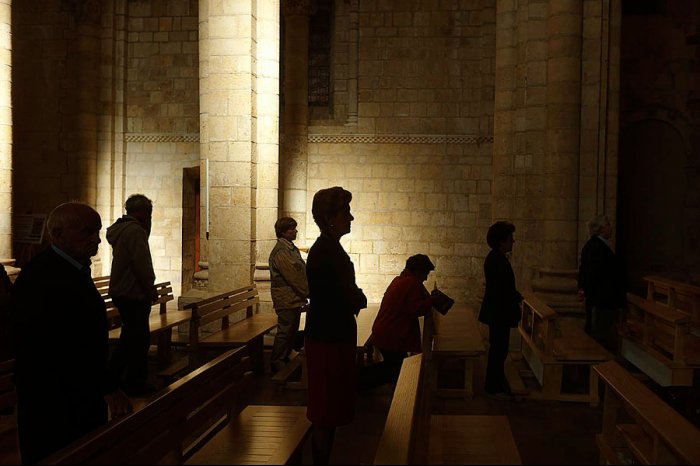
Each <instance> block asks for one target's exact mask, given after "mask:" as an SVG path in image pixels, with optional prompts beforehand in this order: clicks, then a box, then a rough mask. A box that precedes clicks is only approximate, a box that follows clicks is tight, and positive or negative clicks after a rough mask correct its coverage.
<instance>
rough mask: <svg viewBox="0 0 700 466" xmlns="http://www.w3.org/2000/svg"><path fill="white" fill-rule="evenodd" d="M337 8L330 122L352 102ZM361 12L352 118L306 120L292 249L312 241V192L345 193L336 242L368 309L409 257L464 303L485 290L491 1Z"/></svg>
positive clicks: (382, 6)
mask: <svg viewBox="0 0 700 466" xmlns="http://www.w3.org/2000/svg"><path fill="white" fill-rule="evenodd" d="M351 3H352V2H351ZM340 13H341V14H340V16H339V17H337V18H336V19H337V22H336V24H335V26H336V35H335V41H336V42H335V44H334V50H336V51H339V52H336V55H334V61H333V63H334V66H335V67H337V69H336V68H334V70H335V71H334V73H333V76H334V77H335V79H336V81H335V85H334V89H335V91H336V93H335V94H334V95H333V98H334V102H335V99H336V98H338V100H339V101H340V107H338V108H336V110H340V111H336V113H335V116H336V118H342V117H344V116H345V112H346V109H347V105H346V102H347V100H348V99H352V98H353V97H352V96H349V95H348V92H347V88H348V86H346V85H344V83H342V81H343V79H345V78H347V77H348V76H351V75H352V74H353V71H352V70H348V69H347V68H348V60H347V54H346V53H345V50H346V47H347V43H348V38H349V37H351V36H352V34H351V33H350V32H352V31H347V30H346V29H345V30H344V29H343V28H351V27H352V21H350V20H349V19H348V13H347V11H346V10H341V11H340ZM358 13H359V15H358V24H357V27H358V28H359V42H358V47H359V50H358V57H359V59H358V69H357V71H356V75H357V82H358V93H357V96H356V99H357V108H358V115H357V116H358V122H357V123H356V124H345V125H339V124H337V123H339V122H338V121H336V122H335V123H336V124H329V123H327V122H321V121H318V120H317V121H313V120H312V123H311V126H310V128H309V146H308V171H307V186H308V189H307V191H308V196H307V206H308V208H307V217H306V224H307V229H306V237H305V238H300V240H299V243H300V245H302V246H303V245H306V246H310V245H311V244H312V243H313V241H314V240H315V238H316V236H317V235H318V228H317V227H316V226H315V224H314V223H313V219H312V217H311V201H312V199H313V194H314V193H315V192H316V191H318V190H319V189H322V188H325V187H329V186H334V185H340V186H343V187H344V188H346V189H348V190H349V191H351V192H352V193H353V201H352V203H351V209H352V212H353V215H354V217H355V221H354V222H353V226H352V232H351V233H350V234H348V235H346V236H345V237H344V238H343V240H342V242H343V245H344V247H345V248H346V251H347V252H348V253H349V254H350V256H351V258H352V260H353V263H354V264H355V269H356V272H357V280H358V284H359V285H360V286H361V287H362V288H363V289H364V290H365V293H366V294H367V296H368V298H369V300H370V301H371V302H379V301H380V300H381V298H382V296H383V294H384V291H385V289H386V287H387V285H388V284H389V282H390V281H391V279H392V278H393V277H394V276H396V275H397V274H399V273H400V272H401V270H402V269H403V267H404V265H405V261H406V259H407V258H408V257H409V256H411V255H413V254H417V253H423V254H428V255H429V256H430V257H431V259H433V262H434V263H435V264H436V271H435V272H433V273H432V274H431V277H430V278H429V280H428V282H427V284H428V286H429V287H432V285H433V283H434V282H435V281H437V284H438V286H439V287H440V288H441V289H443V290H445V291H446V292H447V293H448V294H451V295H452V296H454V297H455V298H456V299H458V300H460V301H462V302H464V301H465V300H469V299H471V298H473V297H474V295H475V294H478V292H479V290H480V289H481V286H482V285H481V283H482V279H483V272H482V266H483V258H484V257H485V255H486V253H487V252H488V247H487V246H486V242H485V237H486V230H487V228H488V226H489V225H490V224H491V210H492V206H491V178H492V174H491V152H492V149H493V144H492V141H493V139H492V132H493V92H494V75H493V70H494V66H495V65H494V59H495V32H496V31H495V2H493V1H488V0H485V1H478V2H430V3H429V4H428V2H426V3H417V2H410V1H402V0H387V1H383V2H359V12H358ZM350 17H351V14H350ZM338 19H339V20H338ZM336 57H337V58H338V60H337V61H336V60H335V58H336ZM339 81H341V83H339ZM304 243H305V244H304Z"/></svg>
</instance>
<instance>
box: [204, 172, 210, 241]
mask: <svg viewBox="0 0 700 466" xmlns="http://www.w3.org/2000/svg"><path fill="white" fill-rule="evenodd" d="M204 202H205V203H206V209H205V222H206V223H205V225H206V238H207V239H209V159H205V161H204Z"/></svg>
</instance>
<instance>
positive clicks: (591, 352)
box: [518, 292, 612, 406]
mask: <svg viewBox="0 0 700 466" xmlns="http://www.w3.org/2000/svg"><path fill="white" fill-rule="evenodd" d="M521 311H522V317H521V320H520V324H519V326H518V330H519V332H520V336H521V338H522V342H521V352H522V354H523V357H524V358H525V360H526V361H527V362H528V364H529V366H530V368H531V369H532V372H533V373H534V375H535V377H536V378H537V381H538V382H539V383H540V386H541V387H542V392H541V393H531V394H530V396H531V397H533V398H537V397H541V398H543V399H548V400H560V401H587V402H589V403H590V404H591V405H593V406H595V405H597V404H598V381H597V378H596V375H595V372H594V371H593V370H591V369H590V366H591V365H593V364H597V363H600V362H603V361H607V360H609V359H612V355H611V354H610V353H609V352H607V351H606V350H605V349H604V348H603V347H602V346H601V345H600V344H598V342H596V341H595V340H593V339H592V338H591V337H590V336H588V335H587V334H586V333H585V332H584V331H583V330H582V329H580V328H578V327H575V326H573V325H563V324H560V323H559V322H558V320H557V313H556V311H554V310H553V309H552V308H551V307H549V306H548V305H547V304H545V303H544V302H543V301H542V300H541V299H539V298H538V297H537V296H535V294H534V293H532V292H525V293H524V299H523V303H522V309H521ZM577 366H578V367H587V368H588V370H589V372H590V374H589V380H588V391H587V392H586V393H567V392H564V391H563V390H562V381H563V377H564V369H565V368H575V367H577ZM572 370H573V369H572Z"/></svg>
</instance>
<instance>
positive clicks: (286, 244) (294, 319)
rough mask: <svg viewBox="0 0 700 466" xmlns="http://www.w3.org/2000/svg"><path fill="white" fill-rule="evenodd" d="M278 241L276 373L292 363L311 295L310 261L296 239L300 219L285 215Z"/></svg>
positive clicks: (273, 266)
mask: <svg viewBox="0 0 700 466" xmlns="http://www.w3.org/2000/svg"><path fill="white" fill-rule="evenodd" d="M275 234H276V235H277V244H275V247H274V248H272V252H270V259H269V264H270V279H271V287H270V292H271V294H272V305H273V306H274V308H275V312H276V313H277V333H276V334H275V341H274V343H273V345H272V355H271V357H270V366H271V367H270V370H271V372H272V373H273V374H274V373H275V372H277V371H279V370H280V369H282V368H284V366H286V365H287V363H288V362H289V355H290V353H291V352H292V348H293V346H294V341H295V339H296V335H297V332H298V331H299V321H300V319H301V313H302V310H303V309H304V307H306V304H307V300H306V298H307V297H308V296H309V284H308V282H307V281H306V263H305V262H304V259H302V258H301V253H300V252H299V249H298V248H297V247H296V246H295V245H294V243H293V241H294V240H295V239H296V238H297V222H296V220H294V219H293V218H291V217H282V218H280V219H279V220H277V221H276V222H275Z"/></svg>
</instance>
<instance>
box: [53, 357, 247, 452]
mask: <svg viewBox="0 0 700 466" xmlns="http://www.w3.org/2000/svg"><path fill="white" fill-rule="evenodd" d="M251 383H252V379H251V373H250V359H249V358H248V356H247V350H246V349H245V348H239V349H234V350H230V351H228V352H226V353H224V354H222V355H220V356H219V357H217V358H215V359H214V360H212V361H211V362H209V363H207V364H205V365H204V366H202V367H200V368H198V369H196V370H195V371H193V372H191V373H190V374H187V375H186V376H184V377H183V378H181V379H179V380H177V381H176V382H174V383H172V384H171V385H169V386H168V387H165V388H164V389H162V390H161V391H159V392H158V393H156V394H155V395H154V396H153V397H152V398H151V399H150V400H149V402H148V403H147V404H146V405H145V406H143V407H142V408H141V409H139V410H138V411H135V412H133V413H131V414H129V415H127V416H125V417H122V418H119V419H115V420H112V421H110V422H109V423H108V424H107V425H105V426H103V427H102V428H100V429H98V430H96V431H95V432H93V433H91V434H88V435H87V436H85V437H83V438H82V439H80V440H78V441H76V442H74V443H72V444H71V445H69V446H67V447H66V448H64V449H62V450H61V451H59V452H57V453H56V454H54V455H52V456H50V457H49V458H47V459H46V461H44V462H43V463H44V464H164V463H165V464H182V463H183V462H184V461H185V460H186V459H187V458H189V457H190V456H191V455H192V454H194V452H196V451H197V450H198V449H199V448H200V447H201V446H202V445H203V444H205V443H206V441H207V440H208V439H209V438H211V437H212V436H213V435H214V434H215V433H216V432H217V431H218V430H219V429H220V428H221V427H223V426H224V425H225V424H226V423H228V422H231V421H232V419H234V418H235V416H236V415H237V414H238V413H239V412H240V411H241V408H242V407H243V406H245V405H246V404H247V402H248V398H249V396H250V388H251Z"/></svg>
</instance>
